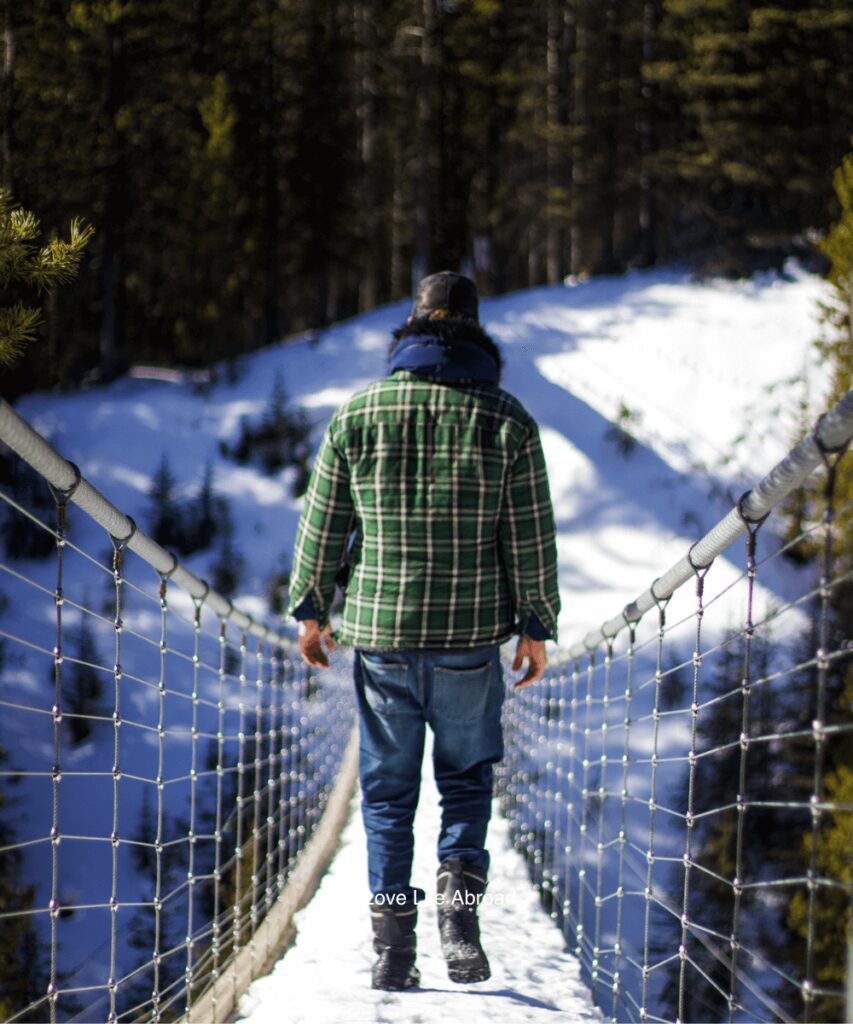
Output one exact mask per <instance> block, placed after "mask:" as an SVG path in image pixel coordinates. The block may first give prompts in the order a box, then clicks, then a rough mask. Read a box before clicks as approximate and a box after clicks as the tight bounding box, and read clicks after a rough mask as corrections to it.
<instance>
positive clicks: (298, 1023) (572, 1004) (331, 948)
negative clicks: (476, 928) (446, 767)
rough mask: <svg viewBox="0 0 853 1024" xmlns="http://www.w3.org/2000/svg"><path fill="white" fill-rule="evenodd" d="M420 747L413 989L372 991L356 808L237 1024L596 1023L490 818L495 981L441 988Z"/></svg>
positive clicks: (489, 949)
mask: <svg viewBox="0 0 853 1024" xmlns="http://www.w3.org/2000/svg"><path fill="white" fill-rule="evenodd" d="M429 746H430V744H427V750H426V754H425V759H424V773H423V786H422V789H421V798H420V804H419V806H418V813H417V817H416V820H415V835H416V843H415V864H414V872H413V875H412V881H413V884H417V885H421V886H422V887H423V888H424V890H425V891H426V893H427V899H426V900H425V901H424V902H423V903H421V905H420V911H419V915H418V932H417V935H418V960H417V962H418V967H419V969H420V972H421V985H420V988H418V989H412V990H409V991H407V992H379V991H374V990H373V989H371V987H370V967H371V964H372V963H373V960H374V959H375V957H374V953H373V948H372V944H371V934H370V919H369V917H368V908H367V903H366V897H365V893H366V879H367V853H366V847H365V841H364V829H363V828H362V823H361V810H360V802H359V801H358V800H354V801H353V807H352V813H351V816H350V820H349V823H348V824H347V827H346V828H345V830H344V833H343V837H342V840H341V845H340V848H339V850H338V852H337V854H336V856H335V859H334V861H333V862H332V866H331V868H330V870H329V871H328V872H327V874H326V875H325V876H324V878H323V880H322V881H321V883H320V888H319V889H318V891H317V893H316V895H315V896H314V899H313V900H312V901H311V903H309V904H308V906H307V907H306V908H305V909H304V910H302V911H300V913H299V914H298V915H297V919H296V925H297V936H296V940H295V945H294V946H293V948H292V949H290V950H289V951H288V952H287V953H286V954H285V956H284V957H283V958H282V959H281V960H279V962H278V964H276V966H275V968H274V970H273V971H272V973H271V974H269V975H268V976H267V977H266V978H262V979H260V980H259V981H256V982H255V983H254V984H253V985H252V986H251V988H250V989H249V991H248V992H247V993H246V995H245V996H244V997H243V999H242V1000H241V1002H240V1017H239V1019H240V1020H243V1021H245V1024H368V1022H370V1024H374V1022H376V1024H378V1022H380V1021H396V1022H399V1024H404V1022H406V1024H414V1022H416V1021H421V1022H427V1021H470V1022H471V1024H480V1022H482V1024H491V1022H492V1021H506V1022H507V1024H522V1022H530V1024H537V1022H538V1024H541V1022H544V1021H552V1020H555V1019H560V1020H565V1021H572V1022H581V1021H597V1020H603V1017H602V1016H601V1015H600V1014H599V1012H598V1010H597V1009H596V1008H595V1007H594V1006H593V1005H592V1003H591V1001H590V996H589V991H588V989H587V988H586V985H585V984H584V983H583V981H581V977H580V969H579V965H578V961H577V960H576V959H575V957H574V956H572V955H571V954H570V953H567V952H565V950H564V943H563V940H562V936H561V935H560V933H559V932H558V931H557V929H556V928H555V927H554V926H553V925H552V924H551V922H550V921H549V920H548V918H547V917H546V916H545V914H543V913H542V910H541V909H540V907H539V902H538V899H537V897H536V895H535V894H534V892H533V890H532V889H531V887H530V883H529V881H528V879H527V872H526V870H525V867H524V864H523V862H522V860H521V858H520V857H519V856H518V854H517V853H516V852H515V850H514V849H513V848H512V846H511V845H510V839H509V834H508V830H507V824H506V821H505V820H504V819H503V818H501V817H500V816H499V814H498V809H497V806H495V809H494V815H493V817H492V822H491V825H490V827H489V838H488V844H489V850H490V852H491V857H492V861H491V867H490V871H489V888H488V891H487V894H486V897H485V899H484V900H483V904H482V909H481V911H480V922H481V934H482V937H483V947H484V948H485V950H486V953H487V955H488V957H489V962H490V964H491V968H492V976H491V978H490V979H489V980H488V981H486V982H481V983H479V984H469V985H458V984H454V983H453V982H452V981H449V980H448V978H447V970H446V968H445V966H444V959H443V958H442V955H441V949H440V947H439V941H438V924H437V915H436V905H435V900H434V894H435V884H434V882H435V869H436V860H435V846H436V841H437V839H438V825H439V813H438V791H437V789H436V786H435V780H434V779H433V775H432V761H431V755H430V749H429ZM555 1015H557V1016H556V1017H555Z"/></svg>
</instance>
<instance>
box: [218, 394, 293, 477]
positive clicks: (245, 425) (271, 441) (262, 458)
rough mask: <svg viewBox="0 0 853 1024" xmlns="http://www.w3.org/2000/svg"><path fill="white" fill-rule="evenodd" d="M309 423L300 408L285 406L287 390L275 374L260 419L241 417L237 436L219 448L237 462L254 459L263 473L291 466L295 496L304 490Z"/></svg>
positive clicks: (275, 471)
mask: <svg viewBox="0 0 853 1024" xmlns="http://www.w3.org/2000/svg"><path fill="white" fill-rule="evenodd" d="M310 437H311V423H310V422H309V420H308V418H307V417H306V415H305V413H303V412H302V410H301V409H299V410H296V411H295V412H294V411H292V410H290V409H289V408H288V401H287V393H286V392H285V390H284V384H283V382H282V380H281V376H280V375H276V378H275V383H274V384H273V390H272V395H271V396H270V401H269V405H268V407H267V409H266V410H265V412H264V414H263V415H262V416H261V418H260V420H259V421H258V422H257V423H255V424H252V423H250V422H249V420H248V419H247V418H246V417H245V416H244V417H243V418H242V419H241V421H240V436H239V438H238V439H237V442H236V443H235V444H234V445H233V446H228V445H227V444H224V443H223V444H222V445H221V449H222V453H223V454H224V455H227V456H229V457H231V458H233V459H235V460H236V461H237V462H240V463H243V464H245V463H247V462H256V463H259V464H260V465H261V467H262V468H263V470H264V471H265V472H266V473H269V474H273V473H277V472H279V471H280V470H282V469H284V468H286V467H288V466H294V467H295V468H296V475H295V477H294V480H293V494H294V497H300V496H301V495H302V494H304V493H305V489H306V488H307V486H308V478H309V476H310V469H309V461H310V458H311V441H310Z"/></svg>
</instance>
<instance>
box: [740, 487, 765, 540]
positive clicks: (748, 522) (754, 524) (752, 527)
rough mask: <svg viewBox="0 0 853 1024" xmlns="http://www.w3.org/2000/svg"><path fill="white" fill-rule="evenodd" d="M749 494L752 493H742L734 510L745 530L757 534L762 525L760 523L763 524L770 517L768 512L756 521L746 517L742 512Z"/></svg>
mask: <svg viewBox="0 0 853 1024" xmlns="http://www.w3.org/2000/svg"><path fill="white" fill-rule="evenodd" d="M751 494H752V491H744V492H743V494H742V495H741V496H740V497H739V498H738V500H737V505H736V506H735V509H736V511H737V514H738V516H739V517H740V520H741V522H742V523H743V525H744V526H745V527H746V528H747V530H749V532H750V533H757V532H758V528H759V527H760V526H761V525H762V523H764V522H765V520H766V519H767V518H768V516H769V515H770V512H769V511H768V512H765V513H764V515H763V516H759V518H758V519H753V518H752V516H748V515H747V514H746V512H745V511H744V505H745V503H746V501H747V499H748V498H749V496H750V495H751Z"/></svg>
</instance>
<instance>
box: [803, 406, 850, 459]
mask: <svg viewBox="0 0 853 1024" xmlns="http://www.w3.org/2000/svg"><path fill="white" fill-rule="evenodd" d="M825 419H826V413H825V412H824V413H821V415H820V416H818V418H817V422H816V423H815V425H814V430H813V431H812V437H813V438H814V443H815V444H816V445H817V448H818V451H819V452H820V454H821V457H822V458H823V461H824V463H825V464H827V465H828V463H827V458H826V457H827V455H839V456H840V455H843V454H844V452H845V451H847V448H848V447H849V445H850V438H849V437H848V438H847V440H846V441H845V442H844V443H843V444H839V445H836V446H835V447H834V448H833V447H831V446H830V445H828V444H827V443H826V442H825V441H823V440H822V439H821V437H820V428H821V426H822V425H823V421H824V420H825Z"/></svg>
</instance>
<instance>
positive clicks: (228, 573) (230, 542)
mask: <svg viewBox="0 0 853 1024" xmlns="http://www.w3.org/2000/svg"><path fill="white" fill-rule="evenodd" d="M220 536H221V544H220V546H219V550H218V551H217V554H216V558H215V560H214V562H213V564H212V566H211V570H210V571H211V579H210V584H211V586H212V587H213V589H214V590H218V591H219V593H220V594H222V595H224V596H225V597H233V596H234V594H236V592H237V588H238V587H239V586H240V580H241V579H242V576H243V573H244V572H245V571H246V560H245V558H243V556H242V555H241V554H240V552H239V550H238V549H237V547H236V545H235V543H234V523H233V520H232V518H231V513H230V512H229V511H228V509H227V508H226V509H225V512H224V514H223V518H222V522H221V527H220Z"/></svg>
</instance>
